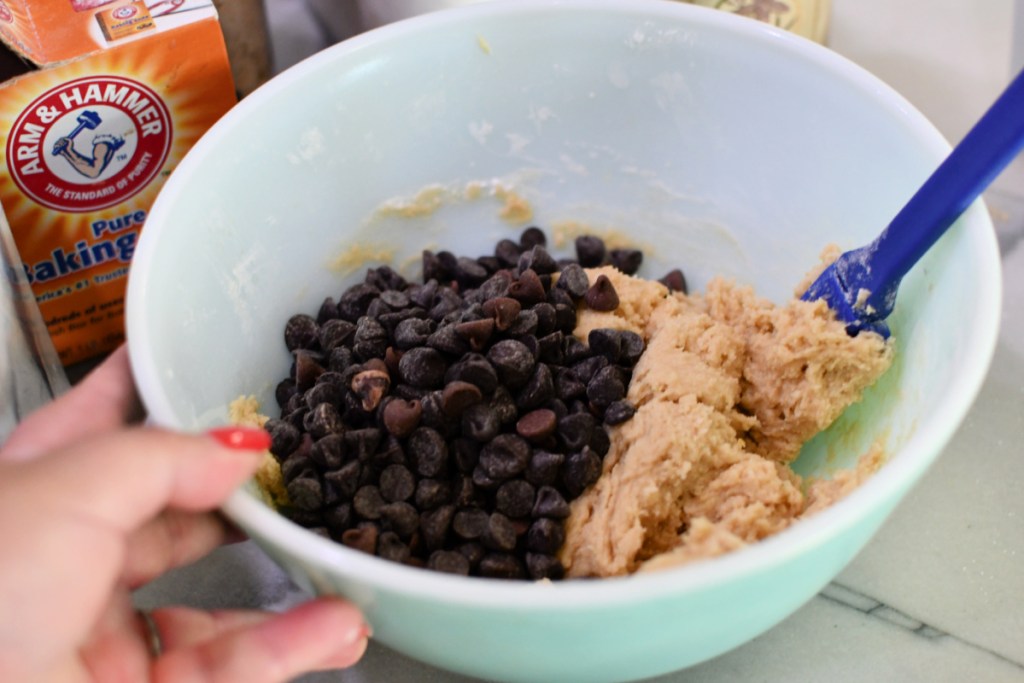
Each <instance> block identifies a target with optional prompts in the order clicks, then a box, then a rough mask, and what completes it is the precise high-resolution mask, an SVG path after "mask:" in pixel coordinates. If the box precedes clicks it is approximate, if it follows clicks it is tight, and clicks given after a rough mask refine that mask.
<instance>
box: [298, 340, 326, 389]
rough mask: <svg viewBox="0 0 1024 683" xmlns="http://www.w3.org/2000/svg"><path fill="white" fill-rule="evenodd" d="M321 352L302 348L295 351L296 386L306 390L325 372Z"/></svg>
mask: <svg viewBox="0 0 1024 683" xmlns="http://www.w3.org/2000/svg"><path fill="white" fill-rule="evenodd" d="M321 358H322V357H321V356H320V354H317V353H312V352H310V351H306V350H303V349H300V350H298V351H295V374H294V377H295V386H296V387H297V388H298V390H299V391H300V392H304V391H306V390H307V389H309V388H310V387H311V386H313V384H315V383H316V378H317V377H319V376H320V375H322V374H323V373H324V372H325V369H324V366H323V365H321V364H320V359H321Z"/></svg>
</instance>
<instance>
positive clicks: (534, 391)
mask: <svg viewBox="0 0 1024 683" xmlns="http://www.w3.org/2000/svg"><path fill="white" fill-rule="evenodd" d="M554 397H555V383H554V379H553V378H552V376H551V369H550V368H549V367H548V366H547V365H545V364H544V363H537V364H536V366H535V369H534V371H533V374H532V375H531V376H530V379H529V380H528V381H527V382H526V385H525V386H524V387H523V388H522V389H521V390H520V391H519V394H518V395H517V396H516V407H517V408H518V409H519V410H520V411H528V410H533V409H535V408H539V407H540V406H542V405H544V404H545V403H547V402H548V401H550V400H551V399H552V398H554Z"/></svg>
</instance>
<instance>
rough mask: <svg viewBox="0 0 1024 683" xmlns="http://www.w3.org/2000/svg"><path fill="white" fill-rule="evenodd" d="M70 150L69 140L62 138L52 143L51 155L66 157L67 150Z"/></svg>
mask: <svg viewBox="0 0 1024 683" xmlns="http://www.w3.org/2000/svg"><path fill="white" fill-rule="evenodd" d="M70 148H71V138H68V137H63V138H57V141H56V142H54V143H53V153H54V154H63V155H64V156H67V155H68V150H69V149H70Z"/></svg>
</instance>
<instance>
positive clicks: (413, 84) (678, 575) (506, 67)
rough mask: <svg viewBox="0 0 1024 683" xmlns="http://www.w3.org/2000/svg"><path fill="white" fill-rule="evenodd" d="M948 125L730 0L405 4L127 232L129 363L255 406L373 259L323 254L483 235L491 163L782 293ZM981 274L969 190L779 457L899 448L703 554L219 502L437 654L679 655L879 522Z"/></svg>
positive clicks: (955, 368)
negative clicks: (593, 575) (545, 552)
mask: <svg viewBox="0 0 1024 683" xmlns="http://www.w3.org/2000/svg"><path fill="white" fill-rule="evenodd" d="M948 149H949V147H948V145H947V143H946V142H945V141H944V140H943V139H942V138H941V137H940V135H939V134H938V133H937V132H936V131H935V129H934V128H933V127H932V126H931V125H930V124H929V123H928V122H927V121H926V120H925V119H924V118H923V117H922V116H921V115H920V114H919V113H918V112H917V111H915V110H914V109H913V108H912V107H911V106H910V105H909V104H908V103H907V102H906V101H905V100H903V99H902V98H901V97H899V96H898V95H897V94H896V93H894V92H893V91H892V90H890V89H889V88H888V87H887V86H885V85H884V84H882V83H881V82H879V81H878V80H876V79H875V78H873V77H872V76H871V75H869V74H867V73H865V72H864V71H862V70H861V69H859V68H857V67H856V66H854V65H852V64H850V63H849V62H847V61H846V60H844V59H842V58H841V57H839V56H837V55H835V54H833V53H831V52H829V51H828V50H827V49H825V48H822V47H820V46H818V45H815V44H812V43H810V42H807V41H804V40H801V39H799V38H796V37H794V36H791V35H788V34H786V33H785V32H782V31H779V30H776V29H774V28H772V27H769V26H766V25H763V24H760V23H756V22H754V21H750V20H746V19H742V18H738V17H735V16H731V15H728V14H726V13H722V12H715V11H711V10H705V9H701V8H695V7H692V6H688V5H682V4H679V3H671V2H663V1H655V0H651V1H644V0H620V1H609V2H596V1H587V2H583V1H575V0H565V1H561V2H544V1H534V0H521V1H519V2H509V3H501V2H494V3H483V4H480V5H476V6H472V7H468V8H463V9H459V10H454V11H451V12H443V13H437V14H432V15H427V16H423V17H420V18H417V19H414V20H411V21H408V22H403V23H400V24H396V25H392V26H388V27H385V28H383V29H379V30H377V31H373V32H371V33H368V34H365V35H362V36H359V37H357V38H354V39H352V40H349V41H346V42H345V43H343V44H340V45H338V46H336V47H333V48H331V49H329V50H326V51H324V52H322V53H320V54H317V55H315V56H314V57H312V58H310V59H308V60H307V61H305V62H303V63H301V64H299V65H298V66H296V67H294V68H292V69H290V70H289V71H287V72H286V73H284V74H282V75H281V76H279V77H277V78H275V79H274V80H273V81H271V82H270V83H268V84H267V85H266V86H264V87H263V88H261V89H260V90H258V91H257V92H256V93H254V94H253V95H251V96H250V97H248V98H246V99H245V100H244V101H243V102H242V103H241V104H239V105H238V106H237V107H236V108H235V109H234V110H233V111H231V112H229V113H228V114H227V115H226V116H225V117H224V119H223V120H222V121H220V122H219V123H218V124H217V125H216V126H215V127H214V128H213V129H212V130H211V131H210V132H209V133H208V134H207V135H206V136H205V137H204V138H203V139H202V140H201V141H200V142H199V144H198V145H197V146H196V147H195V148H194V149H193V150H192V151H191V152H190V153H189V155H188V156H187V158H186V159H185V160H184V162H183V163H182V164H181V165H180V166H179V167H178V169H177V170H176V171H175V172H174V174H173V175H172V176H171V178H170V179H169V181H168V182H167V184H166V187H165V188H164V190H163V192H162V193H161V195H160V197H159V199H158V201H157V202H156V205H155V206H154V207H153V210H152V212H151V213H150V215H149V217H148V220H147V222H146V227H145V229H144V231H143V235H142V238H141V242H140V244H139V248H138V251H137V253H136V255H135V260H134V265H133V267H132V271H131V275H130V280H129V291H128V303H127V306H128V311H127V318H128V341H129V347H130V352H131V359H132V364H133V367H134V370H135V373H136V378H137V381H138V384H139V388H140V391H141V394H142V397H143V399H144V401H145V403H146V406H147V407H148V409H149V411H150V414H151V416H152V418H153V419H154V420H155V421H156V422H158V423H160V424H163V425H167V426H170V427H174V428H180V429H186V430H198V429H202V428H204V427H207V426H209V425H213V424H220V423H223V422H225V421H226V420H227V406H228V404H229V402H230V401H231V400H232V399H234V398H235V397H237V396H239V395H242V394H256V396H258V397H259V399H260V400H261V401H262V403H263V405H265V406H267V410H268V411H270V410H272V409H274V408H275V403H274V399H273V387H274V384H275V383H276V381H277V380H278V379H279V378H280V377H283V376H284V375H285V374H286V373H287V368H288V364H289V357H288V354H287V352H286V351H285V349H284V346H283V344H282V343H281V341H280V331H281V329H282V328H283V324H284V321H285V320H287V318H288V317H289V316H290V315H291V314H293V313H295V312H298V311H311V312H315V311H316V310H317V308H318V306H319V304H320V302H321V301H322V300H323V298H324V297H325V296H328V295H333V296H337V294H338V293H340V292H341V291H342V289H343V288H344V287H345V286H347V284H349V283H351V282H354V281H355V280H357V279H359V278H360V276H361V272H360V271H359V270H358V269H354V270H353V269H351V268H346V267H345V266H344V263H343V262H342V261H339V259H338V257H339V255H342V254H344V253H346V250H347V249H349V248H350V247H351V246H352V245H353V244H359V245H361V246H362V247H364V252H363V255H366V254H372V253H375V252H377V253H379V252H382V251H384V252H388V253H389V255H390V256H391V258H392V262H393V263H394V264H396V265H397V264H402V263H404V262H406V261H408V260H410V259H412V260H415V257H416V256H417V255H418V253H419V252H420V250H421V249H423V248H424V247H434V248H438V247H441V248H450V249H452V250H453V251H455V252H456V253H460V254H467V255H477V254H483V253H485V252H487V251H488V250H489V249H490V248H492V247H493V244H494V243H495V241H497V239H499V238H500V237H507V236H513V235H516V234H518V232H519V231H520V230H521V229H522V228H523V227H524V226H523V224H514V223H510V222H509V221H508V220H505V219H503V218H502V217H501V216H500V215H499V214H500V210H501V209H502V207H504V206H505V204H504V203H503V200H502V198H501V196H497V195H501V194H502V192H501V191H500V190H497V188H504V189H505V190H508V191H510V192H512V193H513V195H514V196H517V197H520V198H522V199H524V200H525V201H527V202H528V203H529V205H530V206H531V207H532V208H533V211H534V214H533V217H532V222H535V223H536V224H538V225H541V226H543V227H547V228H551V227H552V226H556V225H558V226H562V227H565V226H566V225H568V224H570V223H571V222H573V221H575V222H577V223H579V224H583V225H586V226H590V227H593V228H598V229H613V230H617V231H619V232H621V233H625V234H628V235H629V236H630V238H631V239H633V240H635V241H636V242H637V243H639V244H640V245H642V246H643V247H645V248H646V252H647V261H646V264H645V272H647V273H648V274H651V275H654V276H656V277H657V276H660V275H662V274H663V273H664V272H665V271H667V270H668V269H669V268H671V267H674V266H677V265H678V266H681V267H682V268H683V269H684V271H685V272H686V273H687V276H688V278H689V280H690V282H691V284H692V285H693V286H694V287H695V288H697V289H699V288H701V287H702V286H703V285H704V284H705V283H706V282H707V281H708V279H709V278H710V277H712V276H713V275H716V274H723V275H726V276H730V277H734V278H736V279H738V280H739V281H741V282H745V283H750V284H752V285H754V286H755V287H756V288H757V289H758V291H759V292H761V293H763V294H765V295H767V296H769V297H770V298H772V299H774V300H776V301H782V300H784V299H785V298H786V297H787V296H789V295H791V292H792V288H793V286H794V285H795V284H796V283H797V281H798V280H799V279H800V277H801V275H802V274H803V273H804V272H805V271H806V270H807V269H808V268H809V267H810V266H812V265H813V264H814V263H815V262H816V260H817V257H818V254H819V251H820V250H821V248H822V247H823V246H824V245H826V244H828V243H830V242H835V243H838V244H839V245H840V246H841V247H843V248H849V247H853V246H859V245H861V244H864V243H866V242H868V241H869V240H870V238H872V237H873V236H874V235H875V234H876V233H877V231H879V230H880V229H881V227H882V226H884V225H885V224H886V223H887V222H888V220H889V218H890V217H891V216H892V215H893V214H894V213H895V211H896V210H897V209H898V208H899V207H900V206H901V205H902V203H903V202H904V200H905V199H906V198H907V197H909V196H910V194H911V193H912V191H913V190H914V189H915V188H916V187H917V186H918V184H919V183H920V182H921V181H922V180H923V179H924V178H925V177H926V176H927V175H928V174H929V172H930V171H931V170H932V168H933V167H934V166H935V165H936V164H937V163H938V161H939V160H940V159H941V158H942V157H943V156H944V155H945V154H946V153H947V152H948ZM431 187H433V189H432V190H429V189H428V191H427V192H421V191H422V190H424V188H431ZM417 197H418V198H419V201H418V203H417V202H414V201H412V200H413V199H415V198H417ZM431 198H433V199H435V200H440V201H437V202H433V203H432V202H431V201H427V200H429V199H431ZM389 206H390V207H391V209H392V210H390V211H389V210H387V208H386V207H389ZM382 207H385V208H384V209H383V210H382ZM400 207H404V211H402V210H396V209H397V208H400ZM403 213H404V214H406V215H400V214H403ZM999 292H1000V281H999V258H998V252H997V247H996V241H995V237H994V232H993V230H992V226H991V223H990V221H989V219H988V217H987V215H986V212H985V211H984V208H983V207H982V206H980V205H979V206H975V207H973V208H972V209H971V210H970V211H968V212H967V214H966V215H965V216H964V217H963V218H962V219H961V221H960V224H959V225H958V226H957V227H955V228H954V229H953V230H952V231H951V232H950V233H949V234H948V235H947V236H946V237H944V238H943V240H942V241H941V242H940V243H939V245H938V246H937V247H936V248H935V249H934V250H933V252H932V253H930V254H929V255H928V256H927V257H926V258H925V259H924V260H923V261H922V262H921V263H920V264H919V265H918V267H917V268H916V269H915V270H914V271H913V272H912V273H911V274H910V276H909V277H907V279H906V280H905V281H904V284H903V286H902V289H901V292H900V296H899V303H898V307H897V312H896V314H895V318H894V320H893V329H894V334H895V337H896V340H897V343H898V352H899V360H898V362H897V364H896V366H895V367H894V368H893V370H892V371H891V372H890V373H889V374H888V375H887V376H886V377H885V378H884V379H883V380H882V381H881V382H880V384H879V385H877V386H876V387H875V388H874V389H873V390H871V391H870V392H869V394H868V396H867V397H866V399H865V401H864V402H863V403H862V404H860V405H858V406H856V407H855V408H853V409H852V410H851V411H849V412H848V413H847V414H846V416H844V418H842V419H841V421H840V424H838V425H837V426H836V427H835V428H834V429H832V430H830V431H829V432H827V433H826V434H825V435H823V436H822V437H819V438H818V439H816V440H815V441H814V442H812V444H811V445H809V446H808V447H807V448H806V449H805V452H804V454H803V455H802V457H801V460H800V461H799V462H798V464H797V468H798V470H799V471H800V472H802V473H804V474H828V473H830V472H832V471H834V469H835V468H836V467H840V466H849V465H851V464H853V462H854V461H855V460H856V458H857V456H859V455H860V454H861V453H863V452H864V450H865V449H866V448H867V447H868V445H869V444H871V443H872V442H874V441H876V440H881V441H882V442H883V443H884V444H886V449H887V452H888V453H889V455H890V461H889V462H888V463H887V464H886V465H885V466H884V467H883V468H882V470H881V471H880V472H879V473H878V474H877V475H876V476H874V477H873V478H872V479H871V480H869V481H868V482H867V483H866V484H865V485H864V486H862V487H861V488H860V489H859V490H857V491H855V492H854V493H853V494H852V495H850V496H849V497H848V498H846V499H845V500H843V501H841V502H839V503H838V504H836V505H835V506H833V507H832V508H830V509H828V510H826V511H825V512H823V513H821V514H819V515H817V516H815V517H812V518H810V519H807V520H805V521H803V522H800V523H799V524H796V525H795V526H793V527H792V528H791V529H789V530H787V531H785V532H783V533H781V534H779V535H778V536H776V537H774V538H771V539H769V540H767V541H765V542H762V543H760V544H758V545H756V546H753V547H750V548H748V549H744V550H742V551H739V552H736V553H733V554H731V555H728V556H725V557H721V558H718V559H714V560H710V561H704V562H699V563H695V564H693V565H690V566H686V567H682V568H678V569H675V570H669V571H664V572H661V573H654V574H649V575H643V576H634V577H629V578H620V579H608V580H601V581H573V582H561V583H554V584H551V583H537V584H530V583H507V582H500V581H490V580H482V579H466V578H461V577H452V576H446V575H441V574H437V573H432V572H427V571H423V570H417V569H413V568H409V567H405V566H399V565H396V564H390V563H387V562H384V561H381V560H378V559H375V558H372V557H369V556H366V555H362V554H360V553H358V552H355V551H352V550H349V549H347V548H345V547H342V546H340V545H337V544H333V543H331V542H329V541H327V540H325V539H323V538H320V537H318V536H316V535H314V534H312V533H309V532H307V531H305V530H303V529H300V528H299V527H297V526H295V525H293V524H292V523H291V522H289V521H287V520H286V519H284V518H283V517H281V516H279V515H277V514H276V513H275V512H274V511H272V510H270V509H269V508H267V507H265V506H264V505H263V504H262V503H261V502H260V501H259V500H258V498H257V497H256V496H254V495H253V494H252V493H251V492H250V491H240V492H238V493H237V494H236V495H234V496H233V497H232V499H231V500H230V502H229V503H228V505H227V506H226V512H227V514H228V515H229V516H230V517H231V518H232V519H234V520H235V521H236V522H237V523H238V524H240V525H241V526H242V527H243V528H244V529H245V530H246V531H247V532H248V533H249V534H250V535H251V536H252V537H253V538H254V539H255V540H256V542H257V543H259V544H260V546H262V547H263V548H264V549H265V550H266V552H267V553H268V554H269V555H271V556H272V557H273V558H274V559H275V560H277V561H278V562H279V563H280V564H281V565H282V566H283V567H285V568H286V569H287V570H288V572H289V573H290V575H291V576H292V577H293V578H294V579H295V581H296V582H298V583H299V584H300V585H301V586H304V587H306V588H308V589H310V590H312V591H321V592H329V593H339V594H342V595H345V596H348V597H349V598H350V599H352V600H353V601H355V602H356V603H357V604H358V605H359V606H360V607H362V608H363V609H364V610H365V611H366V614H367V615H368V617H369V620H370V622H371V623H372V625H373V629H374V633H375V637H376V638H377V639H378V640H379V641H380V642H382V643H384V644H386V645H388V646H390V647H393V648H395V649H396V650H399V651H401V652H404V653H406V654H408V655H411V656H413V657H417V658H420V659H422V660H424V661H427V662H430V663H432V664H435V665H438V666H441V667H447V668H450V669H454V670H457V671H460V672H465V673H468V674H472V675H476V676H480V677H484V678H488V679H496V680H498V679H500V680H515V681H559V682H571V681H581V682H583V681H585V682H587V683H597V682H600V681H622V680H628V679H636V678H641V677H647V676H653V675H656V674H660V673H663V672H667V671H671V670H675V669H679V668H682V667H686V666H688V665H692V664H694V663H697V662H700V661H702V660H705V659H708V658H710V657H713V656H715V655H717V654H720V653H722V652H725V651H726V650H729V649H730V648H733V647H736V646H737V645H740V644H741V643H743V642H745V641H747V640H749V639H751V638H753V637H754V636H756V635H758V634H759V633H762V632H763V631H765V630H767V629H769V628H771V627H772V626H773V625H774V624H776V623H778V622H779V621H780V620H782V619H783V618H785V617H786V616H787V615H789V614H790V613H792V612H793V611H794V610H796V609H797V608H798V607H799V606H800V605H801V604H803V603H804V602H805V601H806V600H808V599H809V598H810V597H811V596H813V595H814V594H815V593H816V592H817V591H818V590H819V589H820V588H821V587H822V586H823V585H825V584H826V583H827V582H828V581H829V580H830V579H831V578H832V577H834V576H835V575H836V573H837V572H839V571H840V569H841V568H842V567H843V566H844V565H845V564H846V563H847V562H848V561H849V560H850V559H851V558H852V557H853V556H854V555H855V554H856V553H857V551H858V550H859V549H860V548H861V547H862V546H863V545H864V544H865V543H866V542H867V541H868V539H869V538H870V537H871V536H872V534H873V533H874V532H875V531H876V530H877V529H878V527H879V526H880V525H881V524H882V522H883V521H884V520H885V518H886V516H887V515H888V514H889V513H890V512H891V511H892V509H893V508H894V507H895V506H896V504H897V503H898V502H899V501H900V499H901V498H902V497H903V496H904V494H905V493H906V492H907V490H908V489H909V488H910V487H911V486H912V485H913V484H914V482H915V481H917V480H918V478H919V477H920V476H921V474H922V473H923V472H924V471H925V470H926V468H927V467H928V466H929V465H930V464H931V463H932V462H933V461H934V459H935V458H936V457H937V456H938V454H939V453H940V451H941V450H942V448H943V447H944V445H945V444H946V443H947V442H948V440H949V438H950V436H951V435H952V433H953V431H954V430H955V429H956V427H957V425H958V424H959V423H960V421H961V420H962V418H963V416H964V414H965V413H966V411H967V409H968V407H969V405H970V404H971V402H972V401H973V399H974V397H975V394H976V392H977V390H978V387H979V385H980V383H981V381H982V378H983V376H984V374H985V371H986V368H987V366H988V363H989V360H990V357H991V354H992V351H993V347H994V342H995V336H996V331H997V324H998V311H999ZM957 455H958V454H950V457H957Z"/></svg>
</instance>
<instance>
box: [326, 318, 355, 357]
mask: <svg viewBox="0 0 1024 683" xmlns="http://www.w3.org/2000/svg"><path fill="white" fill-rule="evenodd" d="M355 331H356V326H355V325H353V324H352V323H350V322H349V321H347V320H340V319H334V320H328V321H327V322H325V323H324V324H323V325H322V326H321V327H320V332H319V339H320V348H321V349H323V350H324V352H326V353H330V352H331V351H333V350H334V349H335V348H337V347H339V346H347V345H349V344H351V343H352V337H353V336H354V335H355Z"/></svg>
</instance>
